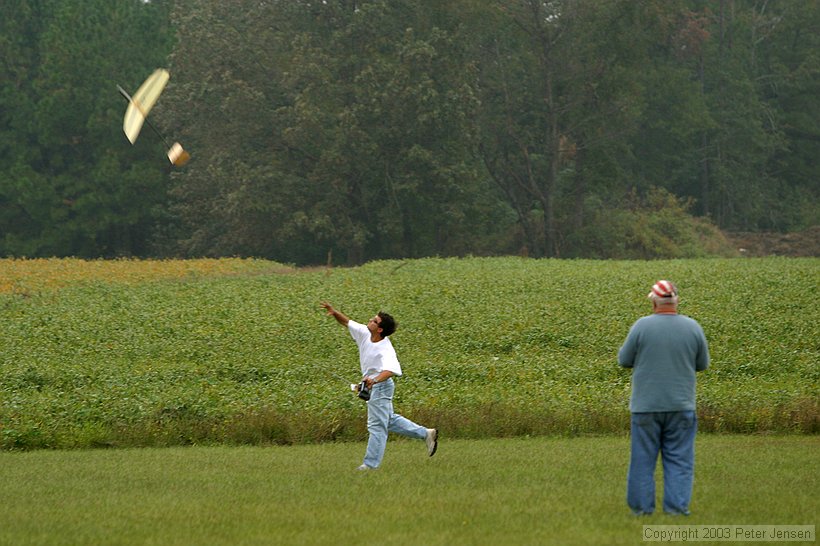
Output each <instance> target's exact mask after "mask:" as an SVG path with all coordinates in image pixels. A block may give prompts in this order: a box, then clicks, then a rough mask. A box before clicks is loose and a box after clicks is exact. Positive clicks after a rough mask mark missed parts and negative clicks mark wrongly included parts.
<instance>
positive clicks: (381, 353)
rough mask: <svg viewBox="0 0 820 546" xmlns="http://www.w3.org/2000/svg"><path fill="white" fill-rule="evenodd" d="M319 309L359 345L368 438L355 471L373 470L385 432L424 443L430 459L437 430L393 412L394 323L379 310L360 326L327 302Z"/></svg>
mask: <svg viewBox="0 0 820 546" xmlns="http://www.w3.org/2000/svg"><path fill="white" fill-rule="evenodd" d="M322 307H324V308H325V309H326V310H327V314H328V315H332V316H333V318H335V319H336V321H337V322H338V323H339V324H341V325H342V326H347V329H348V331H349V332H350V335H351V336H352V337H353V339H354V340H355V341H356V345H358V346H359V364H360V365H361V369H362V380H363V381H364V382H365V384H366V385H367V387H368V388H369V389H370V400H368V402H367V430H368V432H369V433H370V437H369V438H368V440H367V451H366V452H365V455H364V463H363V464H362V465H361V466H360V467H359V470H373V469H375V468H378V467H379V465H381V462H382V458H383V457H384V449H385V447H387V433H388V432H396V433H398V434H401V435H403V436H409V437H410V438H418V439H419V440H425V442H426V443H427V453H428V455H429V456H430V457H432V456H433V455H434V454H435V453H436V449H437V448H438V431H437V430H436V429H434V428H425V427H423V426H421V425H417V424H416V423H414V422H413V421H411V420H410V419H407V418H405V417H402V416H401V415H399V414H398V413H395V412H394V411H393V393H394V392H395V390H396V385H395V383H394V382H393V376H397V377H398V376H400V375H401V365H400V364H399V359H398V357H396V350H395V349H394V348H393V344H392V343H391V342H390V340H389V339H388V336H389V335H390V334H392V333H393V332H395V331H396V321H395V320H394V319H393V317H391V316H390V315H389V314H387V313H385V312H383V311H379V313H378V314H377V315H375V316H374V317H373V318H371V319H370V320H369V321H368V323H367V325H364V324H359V323H358V322H356V321H354V320H350V319H349V318H348V317H347V316H346V315H345V314H344V313H341V312H339V311H337V310H336V309H334V308H333V306H332V305H330V304H329V303H327V302H322Z"/></svg>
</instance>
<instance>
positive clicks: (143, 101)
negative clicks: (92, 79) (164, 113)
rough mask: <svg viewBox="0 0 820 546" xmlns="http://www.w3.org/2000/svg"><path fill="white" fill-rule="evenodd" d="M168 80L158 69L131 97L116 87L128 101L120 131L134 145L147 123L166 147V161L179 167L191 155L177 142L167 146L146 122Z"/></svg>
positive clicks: (162, 71) (168, 76) (159, 134)
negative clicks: (123, 132) (144, 124)
mask: <svg viewBox="0 0 820 546" xmlns="http://www.w3.org/2000/svg"><path fill="white" fill-rule="evenodd" d="M169 78H170V75H169V74H168V71H167V70H165V69H163V68H158V69H157V70H155V71H154V73H153V74H151V75H150V76H148V79H147V80H145V81H144V82H143V84H142V85H141V86H140V87H139V89H137V92H136V93H134V95H133V96H131V95H129V94H128V93H127V92H126V91H125V89H123V88H122V87H120V86H119V85H118V86H117V89H119V90H120V94H121V95H122V96H123V97H125V98H126V99H127V100H128V108H127V109H126V110H125V117H124V118H123V120H122V130H123V131H125V136H126V137H127V138H128V141H129V142H131V144H134V143H135V142H136V141H137V137H138V136H139V134H140V131H141V130H142V125H143V123H147V124H148V126H149V127H150V128H151V129H153V131H154V132H155V133H156V134H157V136H159V138H160V139H162V141H163V142H164V143H165V145H166V146H168V159H169V160H170V161H171V164H172V165H176V166H177V167H181V166H182V165H185V164H186V163H187V162H188V160H189V159H191V155H190V154H189V153H188V152H186V151H185V150H184V149H183V148H182V145H181V144H180V143H179V142H174V144H173V145H172V146H169V145H168V141H167V140H166V139H165V137H164V136H162V133H160V132H159V131H158V130H157V128H156V127H154V125H153V124H152V123H151V122H150V121H148V113H149V112H150V111H151V108H153V107H154V104H156V102H157V99H159V96H160V94H161V93H162V90H163V89H165V85H166V84H167V83H168V79H169Z"/></svg>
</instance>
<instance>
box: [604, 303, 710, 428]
mask: <svg viewBox="0 0 820 546" xmlns="http://www.w3.org/2000/svg"><path fill="white" fill-rule="evenodd" d="M618 363H619V364H620V365H621V366H623V367H624V368H633V371H632V397H631V399H630V402H629V410H630V411H631V412H632V413H642V412H655V411H694V410H695V372H699V371H702V370H705V369H706V368H708V367H709V346H708V344H707V342H706V336H705V335H704V334H703V329H702V328H701V327H700V325H699V324H698V323H697V322H696V321H695V320H694V319H691V318H689V317H686V316H683V315H675V314H652V315H649V316H647V317H643V318H640V319H638V320H637V321H636V322H635V324H633V325H632V328H631V329H630V330H629V335H627V337H626V341H624V344H623V346H622V347H621V349H620V350H619V351H618Z"/></svg>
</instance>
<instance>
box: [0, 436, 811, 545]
mask: <svg viewBox="0 0 820 546" xmlns="http://www.w3.org/2000/svg"><path fill="white" fill-rule="evenodd" d="M696 450H697V466H696V479H695V491H694V498H693V504H692V512H693V513H692V515H691V516H690V517H688V518H680V517H677V518H675V517H670V516H665V515H663V514H655V515H653V516H649V517H641V518H636V517H633V516H631V515H630V513H629V510H628V508H627V507H626V504H625V501H624V496H625V480H626V467H627V462H628V453H629V443H628V439H627V437H625V436H593V437H576V438H558V437H541V438H516V439H488V440H447V439H446V437H445V439H442V443H441V446H440V451H439V453H438V454H436V456H435V457H433V458H428V457H426V452H425V449H424V445H423V444H422V443H421V442H412V441H406V440H391V441H390V442H389V443H388V450H387V456H386V458H385V462H384V465H383V467H382V468H381V469H380V470H379V471H376V472H370V473H367V474H362V473H360V472H358V471H356V470H355V467H356V465H358V464H359V462H360V460H361V457H362V455H363V453H364V444H363V443H332V444H324V445H303V446H278V447H276V446H275V447H268V448H263V447H224V446H223V447H190V448H167V449H123V450H91V451H88V450H72V451H34V452H26V453H19V452H18V453H10V452H5V453H0V483H2V487H0V506H3V510H0V544H10V545H11V544H14V545H28V544H50V545H61V544H66V545H69V544H70V545H75V546H76V545H85V544H89V545H98V544H108V545H117V544H123V545H126V544H163V545H187V544H191V545H193V544H210V545H219V544H232V545H233V544H413V545H415V544H427V545H437V544H441V545H445V544H446V545H451V544H488V545H489V544H504V545H516V544H607V545H615V544H638V543H641V536H642V535H641V530H642V525H647V524H655V525H663V524H666V525H679V524H687V525H690V524H691V525H695V524H701V525H741V524H742V525H750V524H759V525H815V524H817V523H818V521H817V516H818V512H820V501H818V499H820V484H819V483H818V474H817V468H818V465H819V464H820V439H819V438H818V437H816V436H794V435H792V436H735V435H714V434H702V435H699V436H698V439H697V442H696ZM658 489H659V490H658V495H659V497H658V498H659V501H658V504H659V505H660V498H661V497H660V495H661V490H662V485H661V482H659V486H658Z"/></svg>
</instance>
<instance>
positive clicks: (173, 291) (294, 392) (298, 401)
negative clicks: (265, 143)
mask: <svg viewBox="0 0 820 546" xmlns="http://www.w3.org/2000/svg"><path fill="white" fill-rule="evenodd" d="M658 278H671V279H672V280H674V281H676V282H677V283H678V285H679V287H680V289H681V295H682V303H681V312H682V313H684V314H687V315H689V316H692V317H693V318H695V319H697V320H698V321H699V322H700V323H701V324H702V325H703V327H704V330H705V332H706V335H707V337H708V339H709V342H710V349H711V353H712V367H711V369H710V370H709V371H707V372H705V373H703V374H700V376H699V384H698V405H699V417H700V427H701V430H703V431H709V432H739V433H745V432H770V431H774V432H778V433H795V432H796V433H809V434H816V433H817V432H818V431H820V426H819V425H818V423H819V420H818V398H819V397H818V382H819V381H820V366H818V365H817V363H818V361H820V345H818V342H817V340H818V339H820V310H818V308H817V306H816V305H812V304H810V303H809V301H808V300H807V298H808V297H809V295H811V294H813V293H815V292H816V291H817V286H818V278H820V260H818V259H814V258H805V259H803V258H797V259H776V258H771V259H734V260H732V259H715V260H671V261H654V262H615V261H585V260H577V261H561V260H528V259H521V258H468V259H434V258H431V259H424V260H408V261H384V262H373V263H369V264H366V265H364V266H361V267H356V268H341V269H332V270H323V269H314V270H296V269H293V268H289V267H285V266H282V265H281V264H276V263H273V262H265V261H262V260H191V261H131V260H117V261H109V262H106V261H95V262H85V261H81V260H30V261H28V260H0V366H2V374H0V448H2V449H37V448H86V447H103V446H105V447H109V446H113V447H152V446H153V447H157V446H174V445H191V444H197V445H203V444H204V445H226V444H241V445H248V444H251V445H270V444H302V443H313V442H325V441H337V440H345V441H357V440H362V439H363V438H364V437H365V435H366V431H365V429H364V419H363V416H364V407H363V405H362V404H361V403H360V401H358V400H357V399H356V398H355V397H353V396H352V395H351V394H350V392H349V390H348V389H347V385H346V383H347V381H342V380H339V379H337V378H336V377H335V375H341V376H343V377H344V378H346V379H347V380H348V381H350V382H352V381H355V380H356V378H357V375H358V361H357V355H356V349H355V345H354V343H353V342H352V341H351V340H350V338H349V336H348V334H347V333H346V332H345V331H344V329H342V328H341V327H339V326H338V325H337V324H336V323H335V321H333V320H332V319H330V318H328V317H327V316H325V315H324V312H323V310H322V309H320V307H319V302H320V301H321V300H325V299H326V300H330V301H331V302H333V303H334V305H336V307H337V308H339V309H341V310H342V311H344V312H345V313H347V314H348V315H349V316H351V317H352V318H354V319H359V320H365V319H366V318H367V317H369V316H372V314H373V313H374V312H375V311H377V310H379V309H384V310H386V311H389V312H391V313H393V314H394V315H395V316H396V317H397V319H398V321H399V330H398V331H397V332H396V333H395V334H394V336H393V337H392V339H393V343H394V344H395V346H396V348H397V350H398V353H399V358H400V360H401V362H402V366H403V368H404V370H405V376H404V377H403V378H401V379H400V381H399V385H398V389H397V398H396V405H397V407H398V408H399V410H400V411H401V412H402V413H404V414H406V415H408V416H409V417H411V418H413V419H415V420H417V421H419V422H423V423H429V422H435V423H438V424H440V425H441V426H442V427H444V428H446V429H447V430H448V433H449V435H450V437H451V438H452V437H458V438H492V437H514V436H522V435H555V434H558V435H570V436H571V435H578V434H588V433H596V434H597V433H615V434H621V433H624V432H625V431H626V428H627V426H628V409H627V408H628V398H629V383H630V373H629V372H628V371H626V370H622V369H620V368H619V367H618V366H617V364H616V353H617V350H618V347H619V346H620V344H621V343H622V341H623V339H624V337H625V336H626V333H627V331H628V329H629V326H630V325H631V324H632V323H633V322H634V320H635V319H637V318H638V317H640V316H642V315H645V314H647V313H648V312H649V311H650V309H649V305H648V303H647V300H646V298H645V295H646V293H647V292H648V290H649V287H650V286H651V284H652V283H653V282H654V281H655V280H657V279H658ZM334 374H335V375H334Z"/></svg>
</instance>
